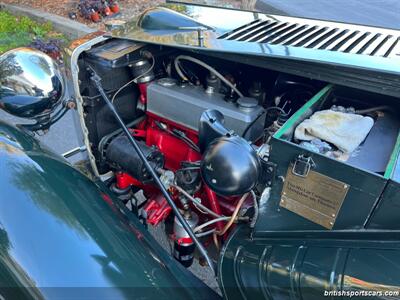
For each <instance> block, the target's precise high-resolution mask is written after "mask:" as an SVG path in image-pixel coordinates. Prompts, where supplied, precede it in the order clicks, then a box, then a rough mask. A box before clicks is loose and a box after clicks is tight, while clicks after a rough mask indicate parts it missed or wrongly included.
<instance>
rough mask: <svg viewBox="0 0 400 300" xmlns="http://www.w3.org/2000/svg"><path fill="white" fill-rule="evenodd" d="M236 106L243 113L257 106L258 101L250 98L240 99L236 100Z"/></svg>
mask: <svg viewBox="0 0 400 300" xmlns="http://www.w3.org/2000/svg"><path fill="white" fill-rule="evenodd" d="M237 104H238V106H239V109H241V110H243V111H252V110H254V109H255V108H256V107H257V106H258V101H257V100H256V99H254V98H250V97H241V98H239V99H238V100H237Z"/></svg>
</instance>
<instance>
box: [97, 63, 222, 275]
mask: <svg viewBox="0 0 400 300" xmlns="http://www.w3.org/2000/svg"><path fill="white" fill-rule="evenodd" d="M90 79H91V80H92V81H93V83H94V84H95V86H96V88H97V90H98V91H99V92H100V95H101V96H102V98H103V100H104V101H105V102H106V104H107V106H108V107H109V109H110V110H111V112H112V114H113V115H114V117H115V119H116V120H117V122H118V123H119V125H120V126H121V128H122V130H123V131H124V133H125V134H126V136H127V137H128V140H129V142H130V143H131V144H132V146H133V148H134V149H135V151H136V152H137V154H138V155H139V157H140V159H141V160H142V161H143V164H144V166H145V167H146V169H147V171H148V172H149V173H150V175H151V177H152V178H153V179H154V181H155V182H156V183H157V185H158V186H159V188H160V190H161V192H162V194H163V195H164V197H165V199H166V200H167V202H168V204H169V205H170V206H171V208H172V210H173V211H174V213H175V215H176V217H177V218H178V220H179V222H180V223H181V224H182V227H183V228H184V229H185V230H186V232H187V233H188V234H189V236H190V238H191V239H192V240H193V242H194V243H195V244H196V246H197V247H198V249H199V251H200V253H201V254H202V255H203V256H204V258H205V259H206V261H207V263H208V265H209V266H210V268H211V270H212V271H213V273H214V275H216V271H215V268H214V264H213V261H212V260H211V258H210V256H209V255H208V253H207V250H206V249H205V248H204V247H203V245H202V244H201V243H200V241H199V240H198V238H197V237H196V235H195V233H194V232H193V230H192V228H191V227H190V225H189V224H188V223H187V222H186V220H185V218H184V217H183V216H182V215H181V213H180V212H179V209H178V207H177V206H176V205H175V202H174V201H173V200H172V198H171V196H170V195H169V193H168V191H167V190H166V188H165V187H164V185H163V183H162V182H161V180H160V178H158V176H157V173H156V172H155V171H154V169H153V168H152V167H151V165H150V163H149V162H148V161H147V159H146V157H145V156H144V154H143V152H142V150H141V149H140V147H139V145H138V143H137V141H136V140H135V139H134V138H133V136H132V135H131V133H130V132H129V129H128V128H127V127H126V126H125V124H124V121H123V120H122V119H121V117H120V116H119V115H118V112H117V110H116V109H115V107H114V105H113V104H112V103H111V101H110V99H108V96H107V95H106V93H105V92H104V90H103V87H102V86H101V83H100V81H101V78H100V77H99V76H98V75H97V74H96V73H95V72H94V70H92V76H91V78H90Z"/></svg>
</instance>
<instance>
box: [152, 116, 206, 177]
mask: <svg viewBox="0 0 400 300" xmlns="http://www.w3.org/2000/svg"><path fill="white" fill-rule="evenodd" d="M156 122H159V123H162V124H163V125H165V126H166V130H167V131H166V130H162V129H160V128H159V127H158V126H157V124H156ZM174 129H176V130H179V131H181V132H183V133H184V134H185V136H186V137H187V138H188V139H190V140H191V141H193V142H194V143H195V144H197V142H198V138H197V132H195V131H193V130H190V129H187V128H184V127H183V126H180V125H178V124H176V123H173V122H171V121H169V120H165V119H163V118H160V117H157V116H154V115H152V114H149V117H148V120H147V134H146V144H147V145H148V146H156V147H157V148H158V149H159V150H160V151H161V152H162V154H164V159H165V168H166V169H169V170H172V171H176V170H178V169H180V168H181V162H182V161H191V162H194V161H198V160H200V159H201V154H200V153H198V152H197V151H195V150H194V149H192V148H191V147H190V146H189V145H188V144H187V143H185V142H184V141H182V140H181V139H179V138H177V137H175V136H173V135H172V134H171V133H170V132H171V131H172V130H174Z"/></svg>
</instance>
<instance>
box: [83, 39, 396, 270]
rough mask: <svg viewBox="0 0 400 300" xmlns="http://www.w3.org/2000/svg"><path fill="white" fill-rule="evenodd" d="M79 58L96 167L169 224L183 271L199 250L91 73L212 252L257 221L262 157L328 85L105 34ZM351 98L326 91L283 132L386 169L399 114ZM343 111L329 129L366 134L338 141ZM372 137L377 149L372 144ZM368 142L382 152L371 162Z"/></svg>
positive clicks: (266, 182)
mask: <svg viewBox="0 0 400 300" xmlns="http://www.w3.org/2000/svg"><path fill="white" fill-rule="evenodd" d="M78 64H79V69H80V71H79V80H80V92H81V95H82V99H83V106H84V120H85V125H86V127H87V129H88V139H89V142H90V145H91V149H90V151H91V153H92V154H93V156H94V159H95V167H96V169H97V172H98V173H99V174H101V175H102V176H103V178H106V179H105V181H106V182H107V184H108V185H109V187H110V189H111V190H112V191H113V192H114V193H115V194H117V195H118V197H119V198H120V199H121V201H123V202H124V204H126V205H127V206H128V207H129V208H130V209H131V210H132V212H133V213H135V214H136V215H137V216H138V217H139V218H140V219H141V220H142V222H143V223H144V224H145V225H146V226H154V227H157V226H159V225H160V224H165V229H166V230H165V231H166V234H167V236H168V237H169V239H170V240H171V241H172V242H173V251H172V254H173V255H174V257H175V258H176V259H177V260H178V261H179V262H180V263H181V264H183V265H184V266H186V267H188V266H190V265H191V264H192V262H193V259H194V257H195V255H194V253H195V248H196V247H195V244H194V242H193V240H192V239H191V238H190V236H189V235H188V233H187V232H186V231H185V229H184V228H183V227H182V225H181V224H180V222H179V221H178V220H177V218H176V216H174V213H173V210H172V208H171V206H170V205H168V202H167V200H166V199H165V197H164V196H163V194H162V193H161V192H160V189H159V188H158V187H157V185H155V184H154V180H153V179H152V177H151V174H149V172H148V170H147V169H146V167H145V166H144V164H143V161H142V160H141V158H140V157H139V155H138V154H137V153H136V152H135V150H134V148H133V147H132V145H131V144H130V143H129V140H128V138H127V137H126V136H124V135H123V134H122V131H121V129H119V127H118V124H117V123H116V122H115V120H114V118H113V116H112V114H111V113H110V111H109V109H108V108H107V106H106V105H105V104H104V102H103V101H102V99H101V96H100V95H99V93H98V91H97V90H96V89H95V87H94V86H93V84H92V82H91V81H90V78H89V77H90V70H95V71H96V73H97V74H98V75H99V76H100V77H101V83H102V85H103V88H104V90H105V93H106V94H107V96H108V97H109V98H110V99H111V102H112V103H113V104H114V106H115V107H116V110H117V111H118V113H119V115H120V116H121V118H122V119H123V121H124V122H125V124H126V126H127V127H128V128H129V131H130V133H131V135H132V136H133V137H134V138H135V139H136V140H137V141H138V144H139V147H140V149H141V150H142V152H143V154H144V155H145V157H146V160H147V161H148V162H149V163H150V165H151V167H152V168H153V169H154V170H155V172H156V173H157V175H158V176H159V178H160V180H161V182H162V184H163V186H164V187H165V188H166V189H167V190H168V191H169V193H170V195H171V197H172V198H173V200H174V202H175V203H176V205H177V206H178V207H179V210H180V213H181V214H182V215H183V216H184V218H185V219H186V221H187V222H188V224H189V225H190V227H191V228H192V229H193V232H194V233H195V234H196V236H197V237H198V238H199V239H200V240H201V242H202V243H203V244H204V245H205V247H206V248H209V249H212V250H213V253H214V254H215V255H214V258H216V257H217V255H218V252H219V249H221V247H222V246H223V244H224V242H225V241H226V239H227V238H228V236H229V233H230V232H231V231H232V229H233V228H234V227H235V226H237V224H239V223H240V224H247V226H249V227H250V228H253V227H254V226H255V224H256V221H257V218H258V214H259V207H258V206H259V202H260V198H261V197H263V195H264V196H265V193H268V192H269V190H270V189H271V186H272V184H273V180H272V177H273V176H275V175H274V167H273V166H272V165H271V163H270V162H269V160H268V158H269V152H270V150H271V149H270V144H269V142H270V140H271V138H272V136H274V134H275V133H276V132H278V131H279V130H280V129H281V128H282V127H283V126H284V125H285V124H286V123H287V121H288V119H290V118H292V117H296V116H294V115H295V114H296V113H297V112H298V111H299V110H300V109H301V108H303V107H304V106H305V104H306V103H307V102H308V101H309V100H310V99H311V98H312V97H313V96H314V95H315V94H316V93H317V92H318V91H320V90H321V89H322V88H324V87H325V86H327V85H328V84H329V83H327V82H321V81H316V80H311V79H308V78H302V77H297V76H294V75H289V74H285V73H280V72H276V71H272V70H268V69H265V68H261V67H257V66H252V65H248V64H245V63H243V62H239V61H237V62H234V61H228V60H223V59H221V58H217V57H214V56H208V55H205V54H202V53H197V52H188V51H184V50H181V49H174V48H169V47H160V46H154V45H145V44H140V43H135V42H132V41H123V40H113V39H111V40H107V41H105V42H103V43H101V44H98V45H96V46H95V47H93V48H92V49H90V50H88V51H86V52H84V53H83V54H82V55H81V56H80V59H79V61H78ZM351 96H352V97H350V98H351V99H350V100H351V101H350V100H349V99H347V98H348V97H347V98H346V97H345V96H343V94H340V93H338V95H337V96H335V97H333V96H332V97H330V98H329V100H327V101H325V102H324V103H323V105H321V107H318V109H314V110H313V111H310V113H309V114H305V117H304V118H302V119H301V122H300V121H299V122H298V123H296V124H295V125H296V126H295V127H293V126H292V127H293V128H292V130H288V131H286V132H285V138H286V139H287V140H288V141H291V142H293V143H296V144H297V145H299V146H300V147H302V148H304V149H307V150H310V151H313V152H316V153H320V154H323V155H326V156H327V157H329V158H331V159H335V160H340V161H345V162H346V163H348V164H350V165H353V166H356V167H358V168H362V169H366V170H369V171H371V172H376V173H378V174H381V173H384V171H385V167H386V164H387V163H388V161H389V159H390V154H391V152H392V150H393V147H394V144H395V143H396V138H397V134H398V130H399V128H400V124H399V122H398V119H397V118H396V117H393V116H394V115H395V114H393V113H390V112H388V113H386V112H387V111H388V109H387V105H386V104H384V105H382V104H379V103H374V101H370V103H369V104H367V105H366V104H365V103H364V102H360V101H358V100H356V99H361V100H362V99H363V98H364V97H366V96H365V95H363V94H362V93H361V94H360V95H354V96H353V95H351ZM364 99H365V98H364ZM388 103H389V102H388ZM324 111H325V112H326V114H325V115H322V116H320V117H319V118H317V117H318V113H319V112H324ZM389 111H390V110H389ZM303 114H304V112H303ZM339 116H340V117H341V119H340V118H339ZM342 119H343V120H346V122H347V123H346V122H344V121H343V122H342V123H343V126H342V127H340V126H336V127H340V128H339V129H340V130H342V131H343V130H345V131H349V132H353V131H352V130H353V129H354V128H357V129H354V132H355V133H360V132H362V134H353V135H348V136H346V137H345V138H341V139H339V138H338V136H339V135H340V132H339V133H337V132H335V130H336V129H337V128H331V127H329V126H330V124H332V120H333V121H337V122H336V123H335V124H336V125H337V124H342V123H341V120H342ZM306 120H308V121H307V122H306ZM310 120H311V121H310ZM321 120H322V121H324V122H322V121H321ZM329 120H330V122H329ZM302 122H306V124H303V123H302ZM359 124H361V125H359ZM354 126H358V127H354ZM321 129H322V130H321ZM327 131H329V132H328V133H327ZM382 132H385V134H384V135H382ZM382 137H384V138H383V139H382ZM379 140H380V141H381V142H378V141H379ZM379 143H380V144H382V143H383V144H384V145H385V146H384V147H377V145H378V144H379ZM349 144H351V145H350V146H349ZM376 148H379V153H380V154H379V160H377V161H376V160H375V161H374V162H373V160H372V157H373V156H374V153H376V152H375V150H376ZM138 194H140V195H142V197H141V199H139V197H138V196H137V195H138Z"/></svg>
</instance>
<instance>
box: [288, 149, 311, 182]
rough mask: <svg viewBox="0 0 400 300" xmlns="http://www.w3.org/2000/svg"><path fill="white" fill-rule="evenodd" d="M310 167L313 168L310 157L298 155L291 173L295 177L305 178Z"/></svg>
mask: <svg viewBox="0 0 400 300" xmlns="http://www.w3.org/2000/svg"><path fill="white" fill-rule="evenodd" d="M312 167H315V162H314V161H313V159H312V158H311V156H305V155H304V154H300V155H299V156H298V157H297V158H296V160H295V162H294V164H293V168H292V173H293V175H296V176H300V177H307V176H308V173H310V170H311V168H312Z"/></svg>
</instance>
